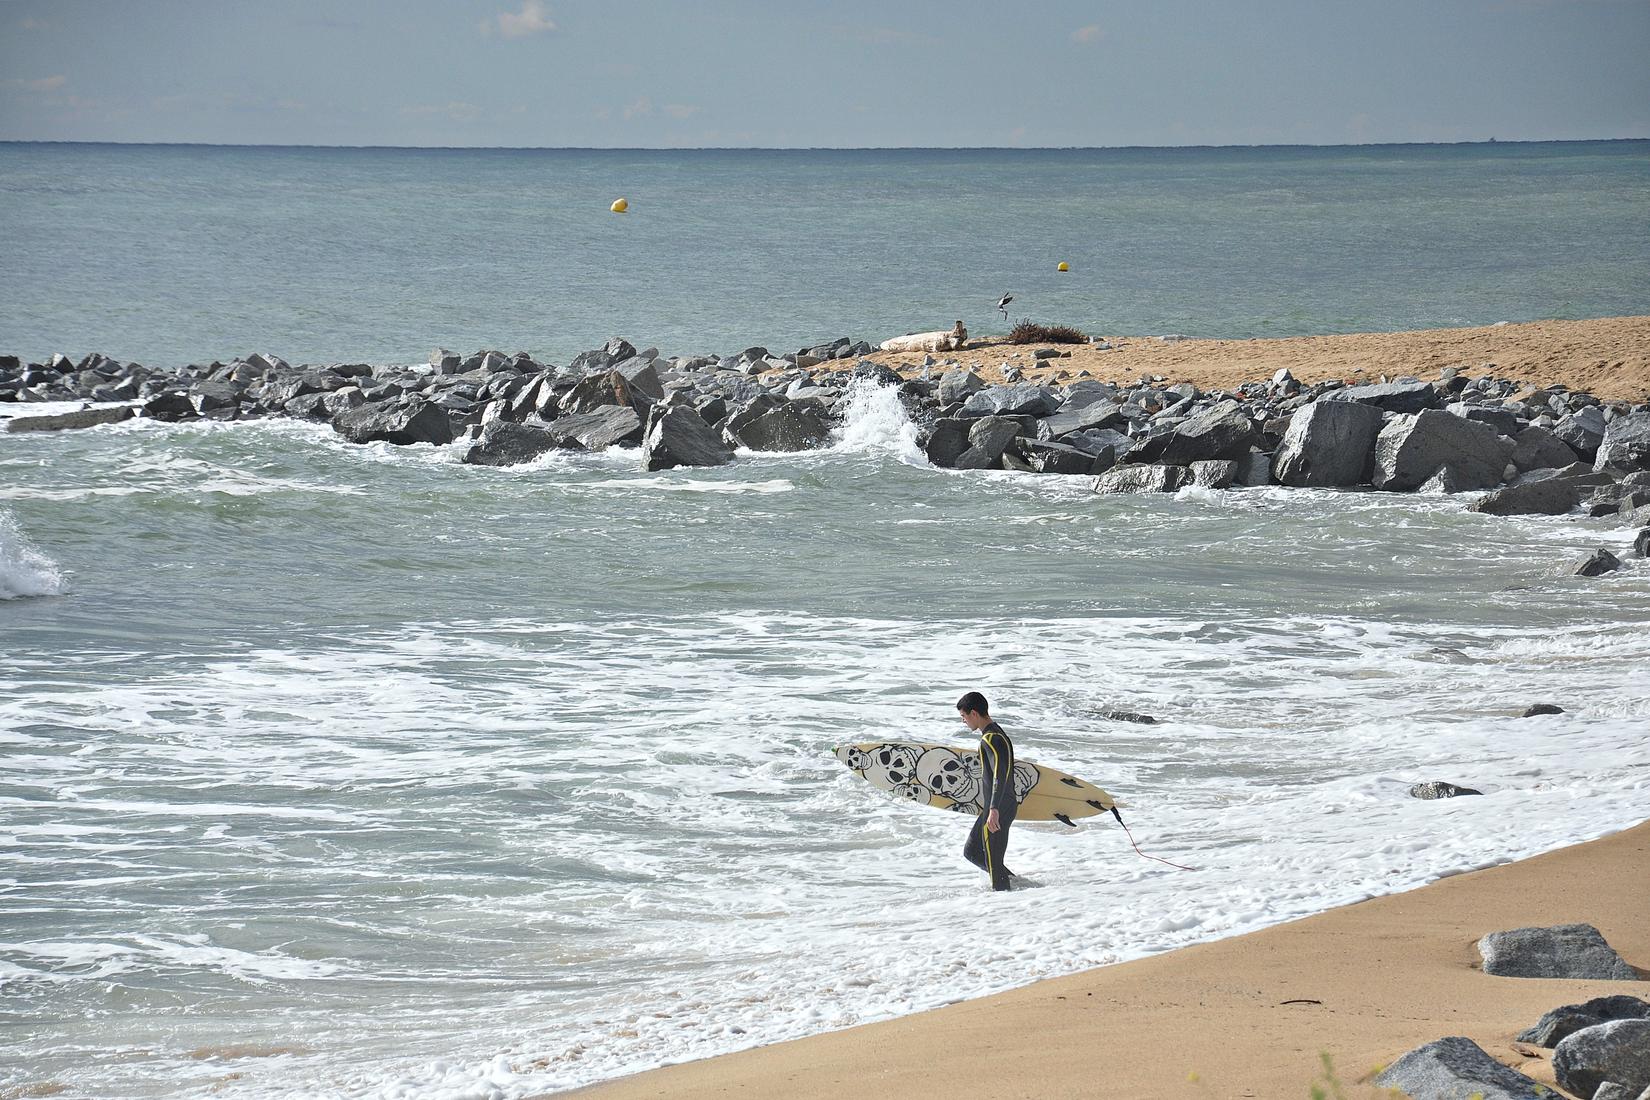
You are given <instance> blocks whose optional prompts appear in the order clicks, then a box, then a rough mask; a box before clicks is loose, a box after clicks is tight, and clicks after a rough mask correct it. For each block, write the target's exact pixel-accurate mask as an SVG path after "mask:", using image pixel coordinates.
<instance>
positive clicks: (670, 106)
mask: <svg viewBox="0 0 1650 1100" xmlns="http://www.w3.org/2000/svg"><path fill="white" fill-rule="evenodd" d="M698 113H699V108H698V107H696V106H694V105H692V104H688V103H667V104H665V114H667V115H669V116H670V117H671V118H692V117H693V116H694V115H696V114H698Z"/></svg>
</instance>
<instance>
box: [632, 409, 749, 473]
mask: <svg viewBox="0 0 1650 1100" xmlns="http://www.w3.org/2000/svg"><path fill="white" fill-rule="evenodd" d="M732 461H733V451H732V450H731V449H730V448H729V447H728V446H727V444H725V443H723V442H722V440H721V439H719V438H718V437H717V435H716V432H715V431H714V430H713V429H712V428H711V426H710V425H709V424H706V423H705V419H704V417H702V416H700V415H699V414H698V413H696V412H694V411H693V410H692V409H690V408H687V407H685V406H678V407H677V408H674V409H666V410H664V411H663V412H660V413H657V414H656V415H655V416H654V417H653V421H652V423H651V425H650V426H649V427H648V430H647V435H646V437H645V438H644V439H643V440H642V464H643V468H645V469H648V470H669V469H672V468H674V467H677V466H725V465H727V464H728V463H729V462H732Z"/></svg>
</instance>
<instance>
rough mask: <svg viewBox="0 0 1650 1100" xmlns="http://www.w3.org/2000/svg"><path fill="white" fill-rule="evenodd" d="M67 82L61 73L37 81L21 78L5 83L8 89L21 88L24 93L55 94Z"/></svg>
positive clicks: (66, 78) (67, 79) (14, 78)
mask: <svg viewBox="0 0 1650 1100" xmlns="http://www.w3.org/2000/svg"><path fill="white" fill-rule="evenodd" d="M68 82H69V78H68V77H66V76H64V75H63V74H62V73H58V74H57V75H56V76H43V77H40V78H39V79H38V80H25V79H23V78H22V77H13V78H12V79H10V80H8V81H6V85H5V86H6V87H8V88H22V89H23V90H24V91H25V92H55V91H57V89H59V88H61V87H63V85H65V84H67V83H68Z"/></svg>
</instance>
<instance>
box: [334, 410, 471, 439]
mask: <svg viewBox="0 0 1650 1100" xmlns="http://www.w3.org/2000/svg"><path fill="white" fill-rule="evenodd" d="M332 430H333V431H335V432H337V433H338V434H339V435H341V436H343V437H344V438H345V439H347V440H349V441H350V442H351V443H374V442H384V443H393V444H395V445H396V446H398V447H404V446H408V445H410V444H413V443H435V444H438V445H439V444H444V443H451V442H452V441H453V425H452V421H450V420H449V419H448V418H447V413H446V410H444V409H442V408H441V407H440V406H439V405H436V404H434V403H433V402H429V401H425V400H423V399H422V398H415V399H413V400H411V401H405V402H402V401H398V402H395V403H394V404H379V405H362V406H361V407H360V408H358V409H347V410H345V411H344V412H341V413H339V414H338V415H337V416H334V417H333V418H332Z"/></svg>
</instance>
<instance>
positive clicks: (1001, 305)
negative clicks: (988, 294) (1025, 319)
mask: <svg viewBox="0 0 1650 1100" xmlns="http://www.w3.org/2000/svg"><path fill="white" fill-rule="evenodd" d="M1013 300H1014V295H1012V294H1004V295H1003V296H1002V297H1001V298H998V299H997V308H998V309H1000V310H1002V311H1003V320H1005V321H1006V320H1008V303H1010V302H1012V301H1013Z"/></svg>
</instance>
